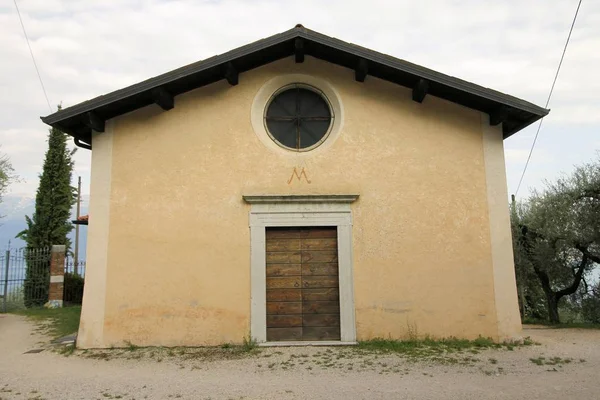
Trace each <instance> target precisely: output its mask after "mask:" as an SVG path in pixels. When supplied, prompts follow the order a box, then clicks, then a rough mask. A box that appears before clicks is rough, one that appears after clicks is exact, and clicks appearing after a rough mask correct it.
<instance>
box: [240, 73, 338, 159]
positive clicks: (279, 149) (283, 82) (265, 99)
mask: <svg viewBox="0 0 600 400" xmlns="http://www.w3.org/2000/svg"><path fill="white" fill-rule="evenodd" d="M293 87H301V88H304V89H308V90H312V91H313V92H315V93H317V94H319V95H321V96H322V97H323V99H324V100H325V102H326V103H327V104H328V105H329V108H330V111H331V122H330V124H329V129H328V131H327V133H325V135H324V136H323V137H322V138H321V140H319V142H317V143H315V144H314V145H312V146H310V147H307V148H304V149H293V148H290V147H287V146H284V145H283V144H281V143H279V142H278V141H277V140H276V139H275V138H274V137H273V136H272V135H271V133H270V132H269V130H268V129H267V127H266V121H265V115H266V112H267V108H268V107H269V105H270V104H271V102H272V101H273V99H274V98H275V96H277V95H278V94H280V93H282V92H283V91H285V90H288V89H290V88H293ZM250 117H251V121H252V128H253V130H254V133H255V134H256V136H258V138H259V140H260V141H261V142H262V143H263V144H264V145H265V146H266V147H267V148H268V149H270V150H272V151H273V152H275V153H278V154H280V155H286V156H290V155H296V156H298V157H303V156H314V155H317V154H319V153H321V152H323V151H325V150H327V149H328V148H329V147H330V146H331V145H332V144H333V143H334V142H335V141H336V139H337V138H338V136H339V134H340V131H341V130H342V126H343V121H344V110H343V106H342V102H341V100H340V96H339V94H338V93H337V91H336V90H335V88H334V87H333V85H331V83H329V82H328V81H326V80H325V79H322V78H318V77H315V76H311V75H304V74H287V75H280V76H276V77H274V78H272V79H270V80H269V81H267V82H266V83H265V84H264V85H263V86H262V87H261V88H260V89H259V90H258V92H257V93H256V95H255V96H254V100H253V102H252V109H251V116H250Z"/></svg>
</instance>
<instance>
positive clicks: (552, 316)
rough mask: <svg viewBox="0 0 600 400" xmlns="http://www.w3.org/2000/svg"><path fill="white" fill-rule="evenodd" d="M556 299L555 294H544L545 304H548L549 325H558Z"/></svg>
mask: <svg viewBox="0 0 600 400" xmlns="http://www.w3.org/2000/svg"><path fill="white" fill-rule="evenodd" d="M558 300H559V299H558V298H557V296H556V294H555V293H546V302H547V303H548V319H549V320H550V323H551V324H560V317H559V315H558Z"/></svg>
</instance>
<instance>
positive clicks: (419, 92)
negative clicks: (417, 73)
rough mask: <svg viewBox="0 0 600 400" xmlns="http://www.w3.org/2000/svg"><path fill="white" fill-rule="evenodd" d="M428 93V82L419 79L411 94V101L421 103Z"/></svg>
mask: <svg viewBox="0 0 600 400" xmlns="http://www.w3.org/2000/svg"><path fill="white" fill-rule="evenodd" d="M428 91H429V81H426V80H425V79H419V81H418V82H417V84H416V85H415V87H414V88H413V92H412V99H413V100H414V101H416V102H417V103H422V102H423V100H425V96H427V92H428Z"/></svg>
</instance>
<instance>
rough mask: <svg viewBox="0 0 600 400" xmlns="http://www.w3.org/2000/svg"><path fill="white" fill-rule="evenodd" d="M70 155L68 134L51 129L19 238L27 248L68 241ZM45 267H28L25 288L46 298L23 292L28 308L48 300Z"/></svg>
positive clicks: (72, 197) (71, 195)
mask: <svg viewBox="0 0 600 400" xmlns="http://www.w3.org/2000/svg"><path fill="white" fill-rule="evenodd" d="M72 155H73V152H71V151H69V149H67V135H66V134H65V133H63V132H61V131H59V130H58V129H55V128H51V129H50V132H49V135H48V150H47V151H46V156H45V159H44V165H43V170H42V174H41V175H40V184H39V187H38V190H37V194H36V198H35V212H34V214H33V215H32V216H31V217H29V216H26V217H25V220H26V222H27V229H25V230H24V231H22V232H21V233H19V235H18V237H20V238H22V239H23V240H25V242H26V243H27V247H28V248H34V249H37V248H45V247H50V246H52V245H65V246H66V247H67V250H68V249H69V247H70V241H69V239H68V238H67V234H68V233H69V232H70V231H71V229H73V226H72V224H71V222H70V217H71V206H72V205H73V204H74V203H75V188H73V187H72V186H71V175H72V172H73V159H72ZM49 268H50V264H49V263H48V265H47V267H46V268H31V267H30V265H29V263H28V265H27V272H26V278H25V279H26V280H25V286H26V287H27V285H29V286H32V287H35V289H36V291H37V292H36V293H39V290H45V293H46V296H41V297H40V296H36V298H30V297H29V296H30V294H29V293H32V292H29V291H28V290H27V289H26V290H25V304H26V306H27V307H32V306H39V305H43V304H44V303H45V301H46V300H45V299H47V291H48V282H49V280H48V279H47V274H48V273H49V272H48V271H46V270H49Z"/></svg>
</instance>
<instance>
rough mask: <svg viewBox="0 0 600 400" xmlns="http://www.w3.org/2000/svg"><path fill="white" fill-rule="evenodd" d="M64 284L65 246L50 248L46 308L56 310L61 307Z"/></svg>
mask: <svg viewBox="0 0 600 400" xmlns="http://www.w3.org/2000/svg"><path fill="white" fill-rule="evenodd" d="M64 282H65V246H64V245H54V246H52V258H51V261H50V291H49V294H48V307H49V308H58V307H62V306H63V293H64Z"/></svg>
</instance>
